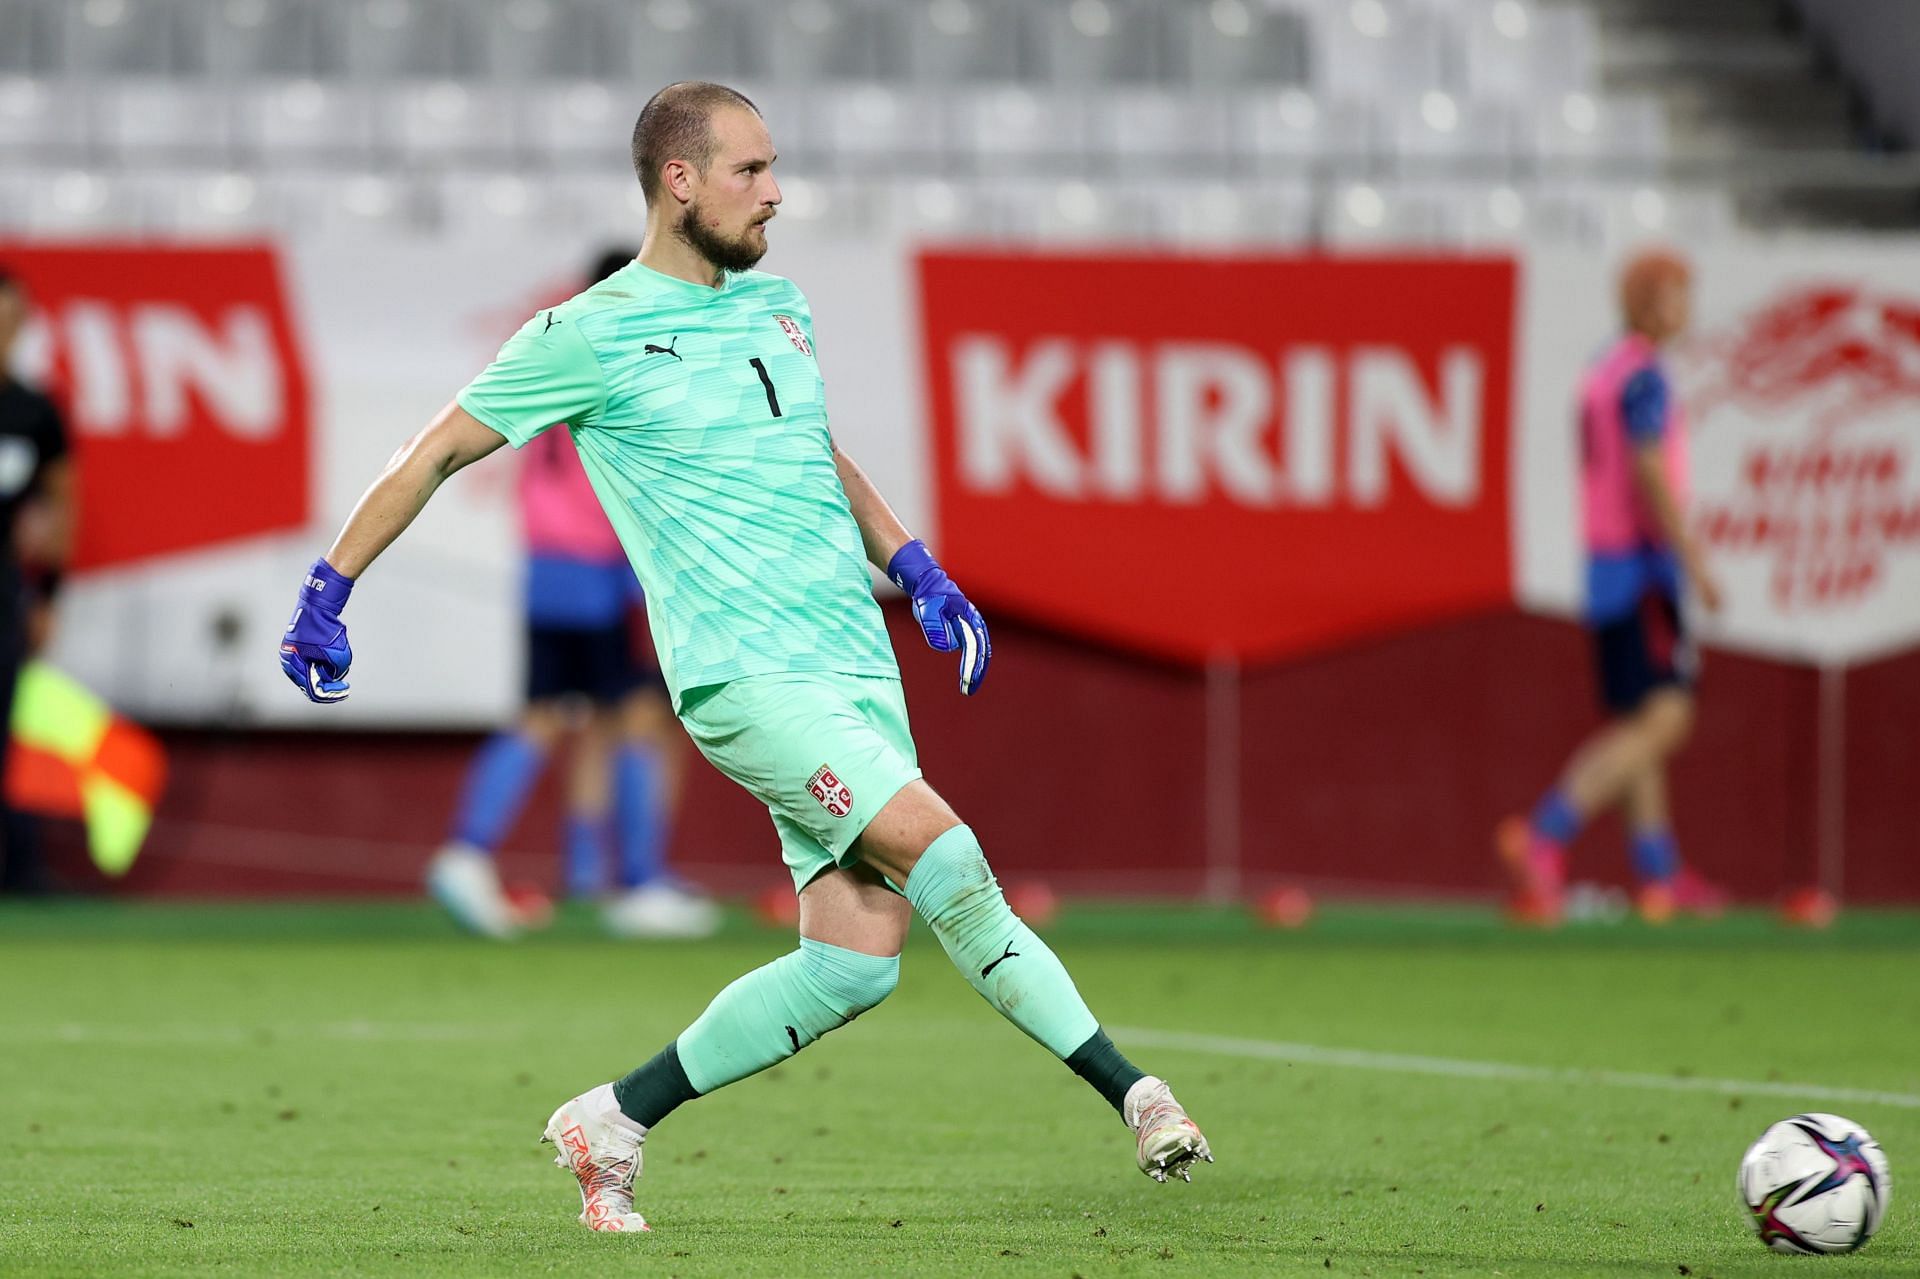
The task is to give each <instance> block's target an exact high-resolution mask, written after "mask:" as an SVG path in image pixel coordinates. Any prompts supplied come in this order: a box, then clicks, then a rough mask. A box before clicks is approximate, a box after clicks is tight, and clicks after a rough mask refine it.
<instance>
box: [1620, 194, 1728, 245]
mask: <svg viewBox="0 0 1920 1279" xmlns="http://www.w3.org/2000/svg"><path fill="white" fill-rule="evenodd" d="M1584 195H1585V199H1586V200H1587V201H1588V202H1589V204H1590V206H1591V207H1592V208H1593V210H1594V212H1595V221H1596V222H1597V224H1598V226H1599V229H1600V234H1601V237H1602V239H1603V241H1604V243H1605V244H1606V246H1607V247H1608V248H1609V249H1611V250H1616V251H1617V250H1619V249H1623V248H1626V247H1628V246H1631V245H1634V244H1636V243H1642V242H1646V241H1670V242H1676V243H1682V244H1700V243H1704V242H1708V241H1712V240H1715V239H1720V238H1723V237H1725V236H1726V235H1727V234H1728V232H1729V231H1730V230H1731V229H1732V228H1733V226H1734V224H1735V221H1736V219H1735V216H1734V210H1733V202H1732V200H1731V199H1730V198H1729V197H1728V195H1727V194H1726V192H1724V191H1720V190H1707V189H1697V188H1696V189H1689V190H1678V189H1674V188H1669V187H1664V186H1658V185H1650V186H1612V185H1609V186H1605V187H1599V188H1590V189H1588V190H1587V191H1586V192H1585V193H1584Z"/></svg>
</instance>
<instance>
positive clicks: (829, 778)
mask: <svg viewBox="0 0 1920 1279" xmlns="http://www.w3.org/2000/svg"><path fill="white" fill-rule="evenodd" d="M782 318H785V317H782ZM795 340H796V341H801V340H804V339H795ZM807 794H809V795H811V796H813V797H814V798H815V799H817V800H819V801H820V807H822V808H824V809H826V810H827V811H828V812H829V813H832V814H833V815H834V816H835V817H845V816H846V815H847V814H848V813H851V812H852V811H853V792H852V791H850V790H848V789H847V784H846V783H845V782H843V781H841V780H840V779H839V778H838V777H836V776H834V773H833V770H832V769H831V768H828V767H827V766H826V765H825V764H822V765H820V767H819V768H816V769H814V770H813V776H812V777H809V778H808V779H807Z"/></svg>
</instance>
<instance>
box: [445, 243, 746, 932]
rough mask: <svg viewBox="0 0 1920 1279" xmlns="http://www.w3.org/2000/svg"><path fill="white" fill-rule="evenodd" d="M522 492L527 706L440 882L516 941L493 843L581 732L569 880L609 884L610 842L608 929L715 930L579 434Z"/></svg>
mask: <svg viewBox="0 0 1920 1279" xmlns="http://www.w3.org/2000/svg"><path fill="white" fill-rule="evenodd" d="M633 257H634V255H633V253H632V252H630V251H608V252H606V253H604V254H602V255H600V257H599V258H598V259H597V260H596V261H595V262H594V264H593V269H592V274H591V275H590V276H589V277H588V280H587V283H588V284H596V283H598V282H599V281H601V280H604V279H606V278H607V277H608V276H610V275H612V274H613V273H614V272H616V271H618V270H620V269H621V268H623V267H625V266H627V265H628V264H629V263H631V262H632V261H633ZM517 496H518V500H519V507H520V531H521V535H522V537H523V539H524V540H525V543H526V549H527V566H526V594H525V603H526V637H527V707H526V710H525V711H523V712H522V713H521V716H520V719H519V722H518V723H517V724H515V726H514V727H513V728H512V729H509V730H508V731H506V732H503V733H499V734H496V735H495V736H494V737H492V738H491V739H489V740H488V741H487V743H486V744H485V745H484V746H482V747H481V748H480V752H479V754H478V755H477V756H476V757H475V758H474V761H473V765H472V767H471V768H470V769H469V770H468V773H467V781H466V785H465V786H464V787H463V788H462V790H461V794H460V801H459V805H458V807H457V808H456V809H455V811H454V817H453V830H452V833H451V838H450V840H449V842H448V843H447V845H446V846H445V847H444V848H442V849H441V850H440V852H439V854H438V855H436V856H435V857H434V859H433V861H432V862H431V863H430V864H429V865H428V867H427V887H428V889H429V890H430V891H431V892H432V893H433V895H434V897H435V898H437V899H438V900H439V901H440V902H441V903H442V904H443V905H445V906H446V908H447V909H448V910H449V911H450V912H452V914H453V916H454V918H455V919H457V920H458V921H459V922H460V923H461V924H462V925H464V926H465V927H467V928H469V929H472V930H473V931H474V932H477V933H480V934H483V935H485V936H488V937H510V936H512V935H513V934H514V933H515V932H517V931H518V930H519V922H518V921H519V918H520V917H519V913H518V912H517V911H516V910H515V908H514V907H513V905H512V903H511V902H510V901H509V899H508V896H507V894H506V893H505V892H504V891H503V890H502V887H501V882H500V876H499V873H498V871H497V869H496V867H495V865H494V852H495V850H497V849H498V848H499V846H500V841H501V840H502V839H504V838H505V837H506V835H507V833H508V832H509V831H511V830H512V829H513V824H514V821H515V820H516V819H517V818H518V817H519V815H520V812H521V809H522V808H523V807H524V805H525V803H526V799H527V796H528V795H529V794H530V793H531V792H532V790H533V785H534V783H535V782H536V781H537V780H539V776H540V771H541V769H542V767H543V766H544V765H545V762H546V759H547V756H548V755H549V754H550V753H551V752H552V751H553V749H554V747H555V746H556V745H557V744H558V743H559V742H560V740H561V739H562V738H563V737H566V736H568V735H569V733H570V732H571V734H572V737H573V743H572V757H571V759H570V761H569V767H568V770H567V785H566V823H565V831H564V835H563V846H564V850H565V858H566V874H565V879H566V888H567V892H568V893H569V894H570V895H572V896H575V897H591V896H595V895H597V894H599V893H600V892H602V891H603V890H604V889H605V887H606V883H607V850H608V846H609V844H611V845H612V846H613V847H614V848H615V849H616V850H617V852H618V881H619V888H620V894H619V896H618V897H616V898H615V899H614V900H613V901H611V902H609V903H608V904H607V906H606V908H605V909H604V911H603V912H602V918H603V920H604V921H605V923H606V926H607V928H608V930H609V931H611V932H613V933H615V934H617V935H620V936H625V937H705V936H708V935H709V934H711V933H712V932H713V931H714V930H715V929H716V928H718V927H719V926H720V911H719V908H718V907H716V906H715V905H714V904H713V903H712V902H711V901H709V900H707V899H706V898H705V897H702V896H699V895H697V894H695V893H692V892H689V891H688V890H687V889H685V888H684V887H682V886H681V885H679V884H677V883H675V882H674V881H673V880H672V879H670V878H669V877H668V876H667V874H666V868H665V865H664V864H663V857H664V854H665V851H666V840H667V823H668V818H669V816H670V813H671V809H672V806H673V801H674V798H675V796H676V794H677V793H678V790H679V775H680V764H681V749H680V747H681V735H680V730H679V726H678V725H676V724H675V723H674V720H673V708H672V706H671V705H670V704H669V703H668V700H667V694H666V684H665V683H664V682H663V681H662V679H661V678H660V670H659V667H658V666H657V665H656V664H654V662H653V661H652V660H651V659H650V658H647V657H643V656H642V655H641V647H640V646H641V645H643V644H644V642H645V641H644V640H643V638H642V636H641V633H640V630H639V628H638V627H637V626H636V625H635V624H634V623H635V621H636V620H637V619H636V617H635V611H636V609H635V606H636V604H637V603H638V602H639V601H640V599H641V598H642V597H641V595H640V590H639V584H638V582H637V580H636V579H635V578H634V575H633V568H632V566H631V565H629V564H628V563H627V557H626V553H625V552H624V551H622V550H621V548H620V538H619V536H618V535H617V534H616V533H615V532H614V531H613V527H612V525H610V524H608V523H607V517H606V514H605V513H604V512H603V511H602V510H601V509H600V502H599V499H598V498H597V497H596V496H595V495H594V491H593V485H592V484H591V482H589V481H588V479H587V473H586V472H585V471H584V470H583V469H581V465H580V457H579V454H578V453H576V452H575V451H574V447H573V438H572V436H571V435H569V434H568V433H567V432H566V431H565V430H555V431H547V432H545V433H544V434H542V435H540V436H539V437H538V438H536V439H535V440H534V441H533V442H532V443H531V444H529V445H528V446H527V448H526V451H525V455H524V457H523V458H522V460H521V468H520V475H519V479H518V488H517ZM609 822H611V826H612V829H611V831H610V830H609V829H608V827H609ZM609 835H611V836H612V839H609Z"/></svg>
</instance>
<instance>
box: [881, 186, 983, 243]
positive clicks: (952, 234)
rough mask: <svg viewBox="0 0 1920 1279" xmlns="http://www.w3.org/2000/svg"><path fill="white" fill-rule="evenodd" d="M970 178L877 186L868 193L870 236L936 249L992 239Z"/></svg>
mask: <svg viewBox="0 0 1920 1279" xmlns="http://www.w3.org/2000/svg"><path fill="white" fill-rule="evenodd" d="M990 185H992V184H990V183H985V182H977V181H973V180H971V179H959V180H954V179H948V178H920V179H917V180H914V181H909V182H882V183H877V184H875V185H874V187H873V188H872V189H871V190H870V192H869V202H870V207H871V208H872V211H873V215H872V216H873V222H874V229H875V231H876V233H878V234H881V235H890V236H895V237H899V238H902V239H908V240H916V241H920V242H923V243H925V242H931V243H942V244H966V243H979V242H983V241H987V240H991V239H992V238H993V231H992V228H991V226H990V225H989V224H990V221H991V218H990V211H989V209H988V202H987V194H986V193H987V191H988V189H989V187H990Z"/></svg>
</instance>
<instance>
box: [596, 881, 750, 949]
mask: <svg viewBox="0 0 1920 1279" xmlns="http://www.w3.org/2000/svg"><path fill="white" fill-rule="evenodd" d="M600 922H601V923H602V924H604V925H605V926H606V930H607V931H608V932H610V933H612V934H613V935H614V936H615V937H656V938H676V939H681V940H692V939H696V938H700V937H711V936H713V935H714V933H716V932H718V931H719V930H720V908H719V907H718V906H716V905H714V904H713V901H712V899H710V898H707V897H702V896H700V895H699V894H698V893H690V892H688V891H687V890H686V889H684V888H679V887H676V886H674V885H673V884H666V883H662V884H648V885H647V886H645V887H644V888H633V889H629V890H628V891H626V892H624V893H622V894H621V895H620V896H618V897H616V898H614V899H613V900H612V901H610V902H608V903H607V904H606V906H605V907H604V908H603V909H602V910H601V912H600Z"/></svg>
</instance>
